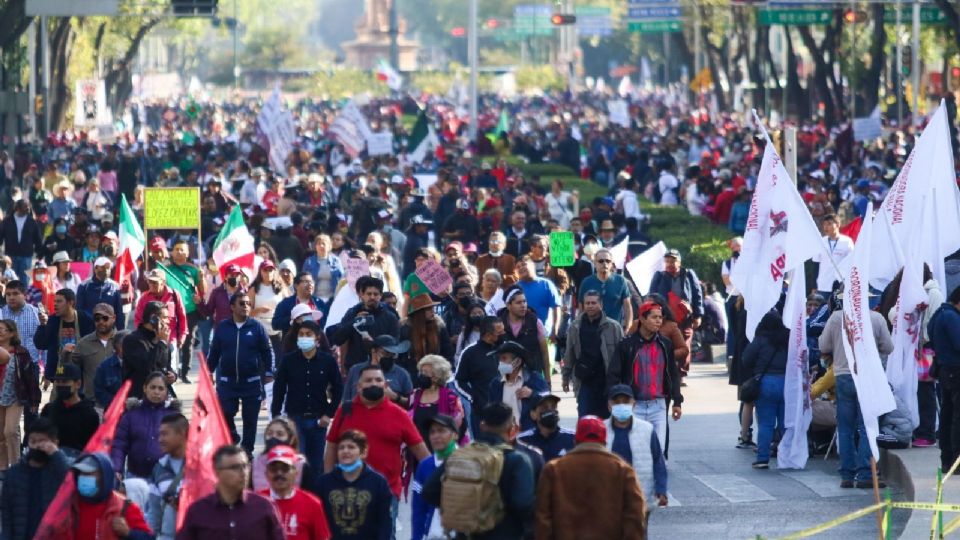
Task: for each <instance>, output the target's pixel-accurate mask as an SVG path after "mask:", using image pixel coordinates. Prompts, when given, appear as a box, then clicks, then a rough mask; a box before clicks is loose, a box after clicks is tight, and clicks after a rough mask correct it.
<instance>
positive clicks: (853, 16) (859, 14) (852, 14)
mask: <svg viewBox="0 0 960 540" xmlns="http://www.w3.org/2000/svg"><path fill="white" fill-rule="evenodd" d="M843 22H845V23H847V24H853V23H862V22H867V12H866V11H860V10H856V9H847V10H845V11H844V12H843Z"/></svg>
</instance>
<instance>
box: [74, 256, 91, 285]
mask: <svg viewBox="0 0 960 540" xmlns="http://www.w3.org/2000/svg"><path fill="white" fill-rule="evenodd" d="M70 271H71V272H73V273H74V274H76V275H77V277H79V278H80V281H86V280H88V279H90V276H91V275H92V274H93V263H88V262H78V261H73V262H71V263H70Z"/></svg>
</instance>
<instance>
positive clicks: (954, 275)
mask: <svg viewBox="0 0 960 540" xmlns="http://www.w3.org/2000/svg"><path fill="white" fill-rule="evenodd" d="M944 270H945V271H946V274H947V282H946V283H945V285H946V287H944V288H943V294H945V295H947V296H950V293H951V292H953V290H954V289H956V288H957V287H960V259H951V260H949V261H947V262H946V264H944ZM936 307H939V306H936ZM936 307H934V309H936Z"/></svg>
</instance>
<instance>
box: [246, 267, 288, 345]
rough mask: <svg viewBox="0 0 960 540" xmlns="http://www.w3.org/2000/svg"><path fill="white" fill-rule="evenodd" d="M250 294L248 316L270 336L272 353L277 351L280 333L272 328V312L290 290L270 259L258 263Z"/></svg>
mask: <svg viewBox="0 0 960 540" xmlns="http://www.w3.org/2000/svg"><path fill="white" fill-rule="evenodd" d="M250 293H251V294H250V296H251V300H252V305H251V308H250V315H252V316H253V317H254V318H256V319H257V320H258V321H260V324H262V325H263V327H264V328H266V330H267V335H268V336H270V345H271V346H272V347H273V350H274V351H279V350H280V331H279V330H275V329H274V328H273V322H272V321H273V312H274V311H276V310H277V304H279V303H280V301H281V300H283V299H284V298H286V297H288V296H290V290H289V289H287V287H286V285H284V284H283V281H281V280H280V273H279V272H277V267H276V265H274V263H273V261H271V260H270V259H264V260H263V262H262V263H260V270H259V271H258V272H257V277H256V278H255V279H254V280H253V283H252V284H251V285H250Z"/></svg>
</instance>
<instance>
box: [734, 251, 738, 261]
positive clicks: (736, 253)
mask: <svg viewBox="0 0 960 540" xmlns="http://www.w3.org/2000/svg"><path fill="white" fill-rule="evenodd" d="M733 258H734V259H739V258H740V252H739V251H734V252H733Z"/></svg>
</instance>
